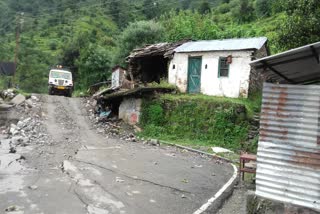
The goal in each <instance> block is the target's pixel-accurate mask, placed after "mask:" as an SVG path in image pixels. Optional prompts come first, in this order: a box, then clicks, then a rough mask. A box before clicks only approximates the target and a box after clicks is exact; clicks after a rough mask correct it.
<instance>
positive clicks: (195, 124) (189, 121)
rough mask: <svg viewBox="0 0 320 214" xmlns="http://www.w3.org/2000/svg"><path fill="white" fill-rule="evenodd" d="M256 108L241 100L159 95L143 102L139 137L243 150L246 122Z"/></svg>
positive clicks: (203, 96)
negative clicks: (141, 128)
mask: <svg viewBox="0 0 320 214" xmlns="http://www.w3.org/2000/svg"><path fill="white" fill-rule="evenodd" d="M257 105H258V104H257V103H254V102H252V101H250V100H244V99H243V100H242V99H231V98H219V97H211V96H205V95H162V96H160V97H158V98H157V99H153V100H144V102H143V107H142V115H141V124H140V125H141V126H142V127H143V132H142V133H141V136H144V137H148V138H158V139H161V140H167V141H170V142H175V143H179V144H182V145H192V146H222V147H225V148H230V149H232V150H234V151H237V150H240V149H243V147H244V145H243V144H244V142H245V141H246V138H247V133H248V127H249V123H248V121H249V119H250V116H252V114H253V111H255V110H257ZM245 149H250V150H252V149H254V148H245Z"/></svg>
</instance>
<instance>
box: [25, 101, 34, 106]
mask: <svg viewBox="0 0 320 214" xmlns="http://www.w3.org/2000/svg"><path fill="white" fill-rule="evenodd" d="M25 104H26V105H27V106H28V107H29V108H32V107H33V102H32V101H31V99H28V100H26V101H25Z"/></svg>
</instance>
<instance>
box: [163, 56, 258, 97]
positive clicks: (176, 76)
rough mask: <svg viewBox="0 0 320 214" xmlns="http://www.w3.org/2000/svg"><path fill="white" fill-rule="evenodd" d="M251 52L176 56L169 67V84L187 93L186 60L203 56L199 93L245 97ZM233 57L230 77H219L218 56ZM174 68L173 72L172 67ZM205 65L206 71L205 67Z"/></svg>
mask: <svg viewBox="0 0 320 214" xmlns="http://www.w3.org/2000/svg"><path fill="white" fill-rule="evenodd" d="M251 54H252V51H217V52H197V53H175V55H174V57H173V59H172V60H171V62H170V67H169V83H171V84H174V85H176V86H177V87H178V88H179V89H180V91H181V92H187V83H188V58H189V57H194V56H201V57H202V66H201V93H203V94H206V95H212V96H225V97H234V98H237V97H247V96H248V90H249V78H250V70H251V68H250V65H249V62H251ZM229 55H232V63H231V64H230V67H229V77H218V63H219V57H227V56H229ZM174 65H175V69H173V66H174ZM206 65H207V69H205V66H206Z"/></svg>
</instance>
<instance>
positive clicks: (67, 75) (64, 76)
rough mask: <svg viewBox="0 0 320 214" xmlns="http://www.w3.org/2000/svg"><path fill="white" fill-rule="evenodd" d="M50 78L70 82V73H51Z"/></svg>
mask: <svg viewBox="0 0 320 214" xmlns="http://www.w3.org/2000/svg"><path fill="white" fill-rule="evenodd" d="M50 76H51V77H52V78H57V79H67V80H71V73H66V72H61V71H51V72H50Z"/></svg>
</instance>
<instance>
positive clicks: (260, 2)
mask: <svg viewBox="0 0 320 214" xmlns="http://www.w3.org/2000/svg"><path fill="white" fill-rule="evenodd" d="M271 6H272V2H271V1H270V0H257V1H256V11H257V15H258V17H260V18H262V17H268V16H270V15H271Z"/></svg>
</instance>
